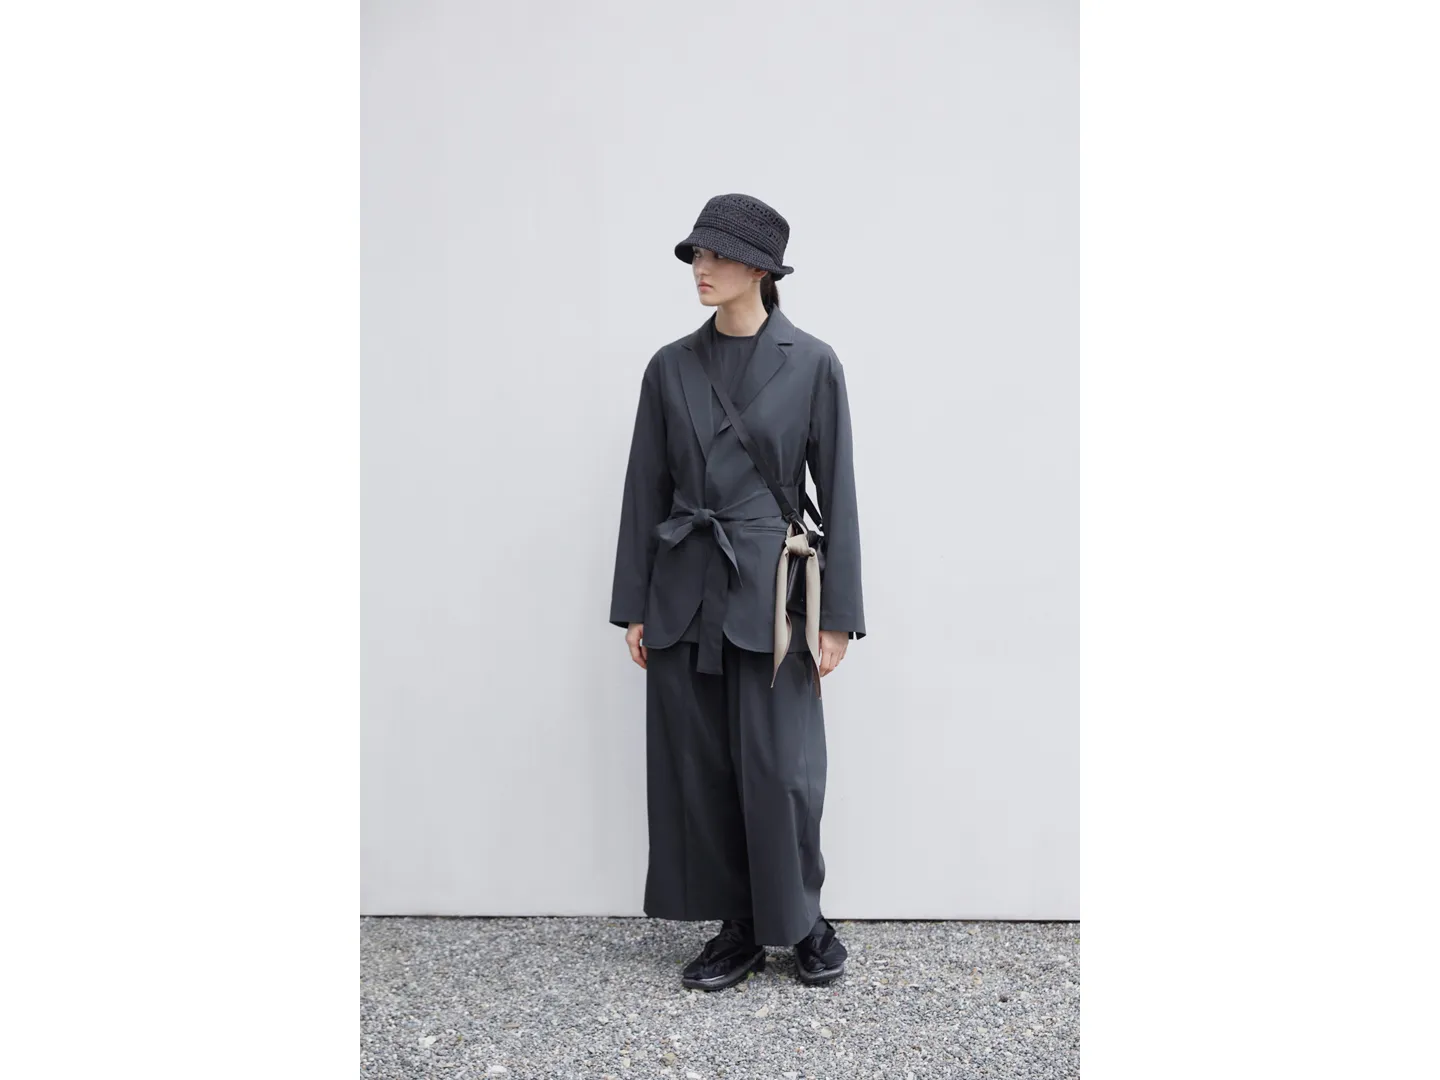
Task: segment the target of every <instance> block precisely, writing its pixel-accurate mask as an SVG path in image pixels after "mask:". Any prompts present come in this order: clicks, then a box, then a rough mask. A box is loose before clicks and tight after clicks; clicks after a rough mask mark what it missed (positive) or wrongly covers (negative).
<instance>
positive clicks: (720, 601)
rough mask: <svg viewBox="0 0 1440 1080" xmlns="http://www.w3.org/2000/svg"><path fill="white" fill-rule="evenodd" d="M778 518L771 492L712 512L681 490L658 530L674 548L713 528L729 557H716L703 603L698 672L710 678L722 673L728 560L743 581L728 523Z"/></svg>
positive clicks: (666, 544)
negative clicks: (696, 531) (704, 529)
mask: <svg viewBox="0 0 1440 1080" xmlns="http://www.w3.org/2000/svg"><path fill="white" fill-rule="evenodd" d="M774 516H775V507H774V503H773V501H772V500H771V498H770V495H769V493H768V492H763V491H762V492H758V493H752V494H749V495H746V496H745V497H743V498H741V499H738V500H736V501H735V502H733V503H731V504H730V505H729V506H723V507H721V508H720V509H719V510H712V509H710V508H709V507H708V506H695V505H694V504H692V503H691V502H690V501H689V500H688V499H686V498H685V497H684V496H683V495H682V494H681V493H680V492H678V491H677V492H675V494H674V497H673V502H672V506H671V511H670V516H669V517H668V518H666V519H665V520H664V521H662V522H661V523H660V524H659V525H657V526H656V527H655V535H656V537H657V538H658V539H659V541H660V545H661V546H662V547H666V548H672V547H674V546H675V545H676V544H678V543H680V541H681V540H684V539H685V538H686V537H687V536H689V535H690V534H691V533H692V532H694V531H695V530H696V529H703V528H705V527H706V526H709V528H710V531H711V533H712V534H713V535H714V537H715V545H716V546H717V547H718V548H719V549H720V551H721V553H722V554H723V555H724V556H725V559H724V561H722V560H720V559H714V558H712V559H711V560H710V564H709V566H708V568H707V569H706V571H705V583H704V589H703V592H702V594H701V601H700V649H699V653H698V655H697V657H696V667H695V670H696V671H700V672H704V673H705V674H709V675H719V674H720V673H721V671H722V658H721V653H722V646H723V641H724V633H725V632H724V621H725V608H726V599H727V593H728V591H729V590H728V586H727V583H726V580H725V573H726V571H725V562H727V561H728V562H729V564H730V566H731V567H733V568H734V570H735V579H736V581H739V580H740V563H739V561H738V560H737V559H736V558H735V549H734V547H733V546H732V545H731V543H730V537H729V536H728V535H727V534H726V532H725V525H724V523H725V522H727V521H730V522H740V521H755V520H758V519H761V518H767V517H774Z"/></svg>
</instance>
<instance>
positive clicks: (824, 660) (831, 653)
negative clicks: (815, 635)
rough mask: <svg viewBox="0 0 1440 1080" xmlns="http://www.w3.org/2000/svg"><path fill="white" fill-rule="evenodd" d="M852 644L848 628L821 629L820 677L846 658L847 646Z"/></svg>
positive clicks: (827, 673)
mask: <svg viewBox="0 0 1440 1080" xmlns="http://www.w3.org/2000/svg"><path fill="white" fill-rule="evenodd" d="M849 644H850V632H849V631H848V630H821V631H820V677H821V678H824V677H825V676H826V675H829V674H830V672H832V671H834V670H835V669H836V667H838V666H839V664H840V661H841V660H844V659H845V647H846V646H847V645H849Z"/></svg>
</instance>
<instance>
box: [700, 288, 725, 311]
mask: <svg viewBox="0 0 1440 1080" xmlns="http://www.w3.org/2000/svg"><path fill="white" fill-rule="evenodd" d="M695 295H696V296H698V297H700V303H702V304H704V305H705V306H706V307H716V306H718V305H719V303H720V300H719V299H718V298H717V297H716V295H715V290H714V289H711V290H710V291H709V292H701V291H700V290H699V289H696V290H695Z"/></svg>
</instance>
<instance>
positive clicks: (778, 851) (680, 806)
mask: <svg viewBox="0 0 1440 1080" xmlns="http://www.w3.org/2000/svg"><path fill="white" fill-rule="evenodd" d="M697 650H698V645H697V644H695V643H693V642H688V641H680V642H677V643H676V644H674V645H671V646H669V647H667V648H663V649H653V648H652V649H649V650H648V651H647V660H646V672H645V676H646V677H645V686H646V754H647V761H646V778H647V788H648V790H647V806H648V816H649V825H650V856H649V869H648V872H647V875H646V880H645V913H646V914H647V915H651V916H654V917H657V918H662V919H685V920H693V921H702V920H713V919H746V918H748V919H753V920H754V925H755V940H756V942H757V943H759V944H761V945H793V944H794V943H795V942H797V941H799V940H800V939H801V938H803V937H805V936H806V935H807V934H808V933H809V932H810V931H811V929H812V927H814V925H815V921H816V919H817V917H818V916H819V914H820V887H821V885H822V884H824V881H825V860H824V858H823V856H822V855H821V854H820V814H821V811H822V810H823V808H824V804H825V768H826V756H825V717H824V712H823V711H822V708H821V702H820V699H818V698H817V697H816V696H815V690H814V688H813V687H812V685H811V683H810V679H811V678H812V677H813V678H818V677H819V676H818V675H813V676H812V674H811V672H810V670H809V668H808V667H807V665H806V663H805V654H803V653H791V654H790V655H788V656H786V658H785V660H784V662H783V663H782V664H781V665H780V672H779V675H778V677H777V678H776V679H775V686H774V688H773V689H772V688H771V686H770V676H771V670H772V667H773V663H774V661H773V658H772V657H771V656H770V654H768V653H759V652H753V651H750V650H747V649H741V648H739V647H737V646H736V645H734V644H733V643H732V642H730V641H729V640H728V639H726V640H725V643H724V656H723V665H722V666H723V668H724V672H723V674H718V675H711V674H702V673H700V672H697V671H696V655H697Z"/></svg>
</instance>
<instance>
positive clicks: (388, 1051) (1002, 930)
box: [357, 916, 1081, 1080]
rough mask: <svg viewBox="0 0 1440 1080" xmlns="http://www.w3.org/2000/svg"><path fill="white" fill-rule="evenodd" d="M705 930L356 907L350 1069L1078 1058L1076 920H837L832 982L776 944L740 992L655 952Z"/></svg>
mask: <svg viewBox="0 0 1440 1080" xmlns="http://www.w3.org/2000/svg"><path fill="white" fill-rule="evenodd" d="M715 929H716V924H715V923H709V924H704V923H698V924H697V923H684V922H678V921H671V920H663V919H653V920H652V919H644V918H620V919H593V918H571V917H549V916H536V917H529V918H520V917H493V918H484V919H471V918H454V917H452V918H424V917H405V916H393V917H387V918H373V919H371V918H362V920H361V971H360V975H361V988H360V989H361V1002H360V1057H361V1060H360V1062H359V1069H358V1070H357V1071H358V1073H359V1075H361V1076H364V1077H366V1080H419V1078H420V1077H427V1076H428V1077H437V1078H441V1080H444V1078H450V1080H464V1078H465V1077H467V1076H470V1077H476V1078H484V1080H510V1078H511V1077H520V1078H521V1080H528V1078H530V1077H535V1078H537V1080H539V1078H542V1077H543V1078H544V1080H585V1078H586V1077H590V1078H592V1080H601V1077H602V1076H604V1077H615V1078H617V1080H625V1078H626V1077H629V1078H630V1080H641V1078H642V1077H644V1078H657V1080H658V1078H659V1077H661V1076H664V1077H665V1078H666V1080H692V1078H691V1077H690V1076H689V1075H687V1072H686V1070H687V1069H688V1070H691V1071H692V1072H694V1073H696V1074H697V1075H699V1076H700V1077H703V1078H704V1080H765V1078H767V1077H768V1078H773V1080H782V1077H783V1080H829V1078H831V1077H836V1078H837V1080H838V1078H840V1077H845V1076H855V1077H861V1076H863V1077H865V1078H866V1080H875V1078H877V1077H878V1078H879V1080H906V1074H907V1071H908V1072H909V1074H910V1080H916V1078H920V1080H936V1078H938V1077H943V1076H954V1077H957V1078H959V1077H964V1078H965V1080H1012V1078H1023V1080H1076V1078H1077V1077H1079V1075H1080V1073H1079V1051H1080V1047H1079V1005H1080V992H1081V990H1080V982H1081V980H1080V977H1079V972H1080V946H1079V943H1078V941H1077V940H1076V939H1077V938H1078V937H1079V934H1078V924H1077V923H1073V922H1071V923H1023V922H1021V923H1008V922H1007V923H993V922H964V923H956V922H951V923H946V922H917V923H906V922H872V921H864V922H854V923H849V924H846V925H845V926H844V928H843V930H842V935H843V936H844V937H845V940H846V944H847V945H848V946H849V947H850V949H851V953H852V955H856V954H860V953H863V956H864V958H865V960H866V961H867V963H865V964H863V965H862V964H860V963H859V960H860V957H859V956H858V955H856V960H857V965H856V968H855V972H854V974H853V975H852V978H851V979H850V980H845V981H842V982H838V983H836V984H834V985H833V986H828V987H823V988H814V987H806V986H802V985H801V984H799V983H798V981H797V980H795V979H794V977H793V967H791V963H792V961H791V960H790V958H789V957H776V964H775V968H774V970H772V971H767V972H765V973H763V974H760V975H757V976H755V977H754V978H753V979H752V980H751V981H750V984H749V985H748V986H747V988H746V989H747V990H748V992H749V996H748V997H746V996H744V992H743V991H741V992H737V993H730V992H728V991H720V992H717V993H713V994H711V993H705V992H703V991H701V992H695V991H689V990H686V989H685V988H684V987H681V986H680V985H679V977H678V970H677V969H676V966H675V963H674V962H673V961H675V960H676V959H680V960H684V959H688V958H689V957H690V956H692V955H694V952H695V949H696V948H697V947H698V944H699V943H701V942H703V941H704V940H705V939H706V938H707V937H709V936H710V935H712V934H713V933H714V932H715ZM862 967H863V968H864V970H863V972H862V970H861V969H862ZM872 980H874V981H873V982H872ZM922 980H923V981H922ZM847 984H848V985H847ZM1001 987H1004V988H1005V989H1004V991H1003V992H1002V991H1001ZM732 989H734V988H732ZM1002 996H1003V997H1004V998H1005V999H1006V1000H1004V1001H1001V997H1002ZM757 997H758V998H759V999H760V1000H758V1001H757V1000H756V998H757ZM682 1000H683V1001H684V1002H685V1004H686V1005H688V1006H689V1007H688V1008H686V1007H682V1004H681V1002H682ZM772 1021H773V1022H772ZM431 1025H434V1029H433V1031H427V1028H429V1027H430V1026H431ZM842 1028H843V1030H842ZM807 1033H812V1034H811V1035H810V1038H805V1035H806V1034H807ZM842 1034H843V1035H844V1036H845V1038H844V1039H843V1040H842V1039H841V1038H840V1036H841V1035H842ZM852 1046H853V1047H854V1052H853V1054H851V1053H846V1052H845V1051H846V1050H847V1048H849V1047H852ZM917 1047H918V1049H916V1048H917ZM797 1051H803V1053H801V1052H797ZM662 1055H663V1058H664V1059H663V1060H662ZM487 1058H488V1059H489V1061H494V1062H499V1061H504V1062H505V1064H506V1065H508V1066H509V1068H508V1069H506V1067H505V1066H499V1065H497V1066H495V1067H489V1061H487V1060H486V1059H487ZM682 1058H683V1059H685V1060H686V1062H687V1064H685V1065H684V1066H682V1065H681V1064H680V1060H681V1059H682ZM967 1059H968V1060H967ZM737 1062H744V1063H745V1064H744V1066H743V1067H737V1066H736V1065H735V1064H734V1063H737ZM607 1067H608V1068H609V1069H610V1070H611V1071H610V1072H602V1070H604V1069H605V1068H607ZM617 1069H618V1070H619V1071H615V1070H617ZM662 1070H663V1072H662Z"/></svg>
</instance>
